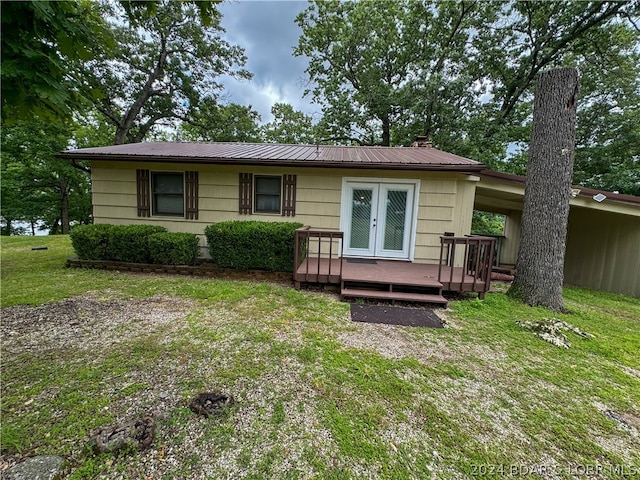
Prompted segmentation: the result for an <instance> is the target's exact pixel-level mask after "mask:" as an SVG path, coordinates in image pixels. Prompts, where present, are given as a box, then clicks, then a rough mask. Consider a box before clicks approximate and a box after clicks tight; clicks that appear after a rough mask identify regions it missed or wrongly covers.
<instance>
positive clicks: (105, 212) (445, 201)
mask: <svg viewBox="0 0 640 480" xmlns="http://www.w3.org/2000/svg"><path fill="white" fill-rule="evenodd" d="M139 168H145V169H148V170H150V171H168V172H182V171H187V170H197V171H198V172H199V212H198V213H199V215H198V220H187V219H184V218H177V217H163V216H151V217H145V218H142V217H138V216H137V209H136V169H139ZM241 172H251V173H253V174H258V175H260V174H264V175H281V174H284V173H286V174H295V175H297V197H296V215H295V216H294V217H283V216H281V215H260V214H252V215H242V214H240V213H239V212H238V176H239V173H241ZM343 177H362V178H372V177H375V178H384V179H394V178H404V179H406V178H409V179H420V192H419V193H418V195H419V197H418V213H417V215H418V222H417V235H416V245H415V255H414V261H416V262H423V263H425V262H428V263H434V262H437V261H438V260H439V256H440V236H441V235H443V234H444V232H454V233H455V234H456V235H465V234H468V233H470V230H471V219H472V211H473V199H474V195H475V185H476V182H475V181H474V180H473V179H474V177H472V176H470V175H468V174H463V173H450V172H413V171H402V172H398V171H387V170H357V169H326V168H325V169H320V168H281V167H262V166H244V165H238V166H222V165H193V164H186V163H185V164H171V163H149V162H145V163H144V164H143V163H137V162H106V161H93V162H92V183H93V214H94V221H95V223H111V224H116V225H118V224H130V223H141V224H151V225H162V226H164V227H166V228H167V229H168V230H169V231H181V232H188V233H194V234H197V235H198V236H199V237H200V243H201V247H202V252H203V254H204V253H205V252H206V239H205V238H204V229H205V227H206V226H207V225H210V224H212V223H216V222H221V221H228V220H262V221H292V222H300V223H303V224H305V225H310V226H312V227H314V228H321V229H331V230H339V228H340V211H341V209H340V206H341V204H340V202H341V194H342V193H341V192H342V178H343Z"/></svg>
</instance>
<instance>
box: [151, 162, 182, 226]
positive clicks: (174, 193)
mask: <svg viewBox="0 0 640 480" xmlns="http://www.w3.org/2000/svg"><path fill="white" fill-rule="evenodd" d="M151 192H152V198H153V214H154V215H176V216H183V215H184V176H183V174H182V173H170V172H152V173H151Z"/></svg>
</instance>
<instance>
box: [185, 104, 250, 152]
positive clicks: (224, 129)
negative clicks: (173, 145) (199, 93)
mask: <svg viewBox="0 0 640 480" xmlns="http://www.w3.org/2000/svg"><path fill="white" fill-rule="evenodd" d="M260 120H261V118H260V114H259V113H258V112H256V111H255V110H253V109H252V107H251V105H249V106H247V107H245V106H243V105H239V104H237V103H228V104H222V105H221V104H218V103H217V102H216V101H214V100H213V99H204V100H203V101H201V102H200V104H199V105H198V108H197V109H196V110H195V111H194V112H193V114H192V116H191V119H190V121H189V122H188V123H186V122H185V123H183V124H182V125H181V127H180V133H179V135H180V138H182V139H184V140H190V141H201V142H260V141H262V134H261V132H260V125H259V122H260Z"/></svg>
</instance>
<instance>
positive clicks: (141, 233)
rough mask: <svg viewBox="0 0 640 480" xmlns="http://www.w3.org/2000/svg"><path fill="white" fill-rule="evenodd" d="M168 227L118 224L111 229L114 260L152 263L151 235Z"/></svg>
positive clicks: (110, 243)
mask: <svg viewBox="0 0 640 480" xmlns="http://www.w3.org/2000/svg"><path fill="white" fill-rule="evenodd" d="M166 231H167V229H166V228H164V227H159V226H155V225H118V226H115V227H113V228H112V229H111V234H110V236H109V250H110V251H111V254H112V256H113V258H112V259H113V260H118V261H120V262H131V263H150V262H151V255H150V254H149V237H150V236H151V235H153V234H154V233H161V232H166Z"/></svg>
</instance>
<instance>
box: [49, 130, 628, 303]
mask: <svg viewBox="0 0 640 480" xmlns="http://www.w3.org/2000/svg"><path fill="white" fill-rule="evenodd" d="M416 145H421V146H415V147H404V148H403V147H342V146H324V145H280V144H249V143H170V142H157V143H137V144H127V145H116V146H111V147H102V148H87V149H80V150H72V151H66V152H63V153H61V154H60V157H62V158H66V159H69V160H71V161H76V160H88V161H90V162H91V170H92V174H91V175H92V185H93V187H92V189H93V215H94V221H95V223H112V224H130V223H144V224H153V225H162V226H164V227H166V228H167V229H168V230H169V231H180V232H190V233H194V234H197V235H199V236H200V239H201V246H202V252H203V254H205V252H206V248H205V247H206V245H205V243H206V241H205V237H204V229H205V227H206V226H207V225H210V224H212V223H216V222H221V221H228V220H262V221H283V220H290V221H296V222H300V223H302V224H304V225H305V226H306V227H305V228H303V229H300V230H298V232H297V236H296V240H295V242H296V258H295V265H296V266H297V267H296V270H295V272H294V273H293V277H294V281H295V282H296V285H299V284H300V283H302V282H319V283H335V284H338V285H339V286H340V288H341V293H342V294H343V295H344V296H355V297H367V298H387V299H396V300H410V301H422V302H432V303H443V304H444V303H446V299H445V298H444V297H443V296H442V292H443V291H458V292H459V291H475V292H478V293H479V295H480V297H483V296H484V293H485V292H486V291H487V290H488V289H489V287H490V276H491V268H492V265H494V264H508V265H513V264H515V261H516V255H517V250H518V245H519V235H520V224H519V222H520V218H521V212H522V203H523V202H522V200H523V196H524V180H525V179H524V177H518V176H515V175H508V174H501V173H497V172H491V171H488V170H484V166H483V165H482V164H480V163H478V162H475V161H473V160H469V159H467V158H463V157H460V156H457V155H453V154H450V153H446V152H443V151H440V150H437V149H435V148H432V147H430V146H429V145H428V144H424V143H419V144H416ZM574 193H575V195H574V198H572V199H571V201H570V204H571V209H570V214H569V231H568V239H567V250H566V260H565V281H566V282H567V283H570V284H575V285H581V286H586V287H590V288H594V289H599V290H605V291H610V292H617V293H624V294H627V295H633V296H637V297H640V198H638V197H633V196H629V195H619V194H615V193H609V192H595V191H591V190H589V189H580V188H576V189H575V190H574ZM598 195H601V196H598ZM602 196H604V197H605V199H602ZM474 208H476V209H478V210H485V211H491V212H496V213H502V214H504V215H505V216H506V219H507V220H506V226H505V234H504V238H502V239H500V240H499V245H498V247H499V248H497V249H496V248H495V239H494V238H488V237H477V236H469V235H470V233H471V220H472V215H473V209H474ZM496 251H497V253H498V258H496V259H494V252H496ZM494 260H495V261H494Z"/></svg>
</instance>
